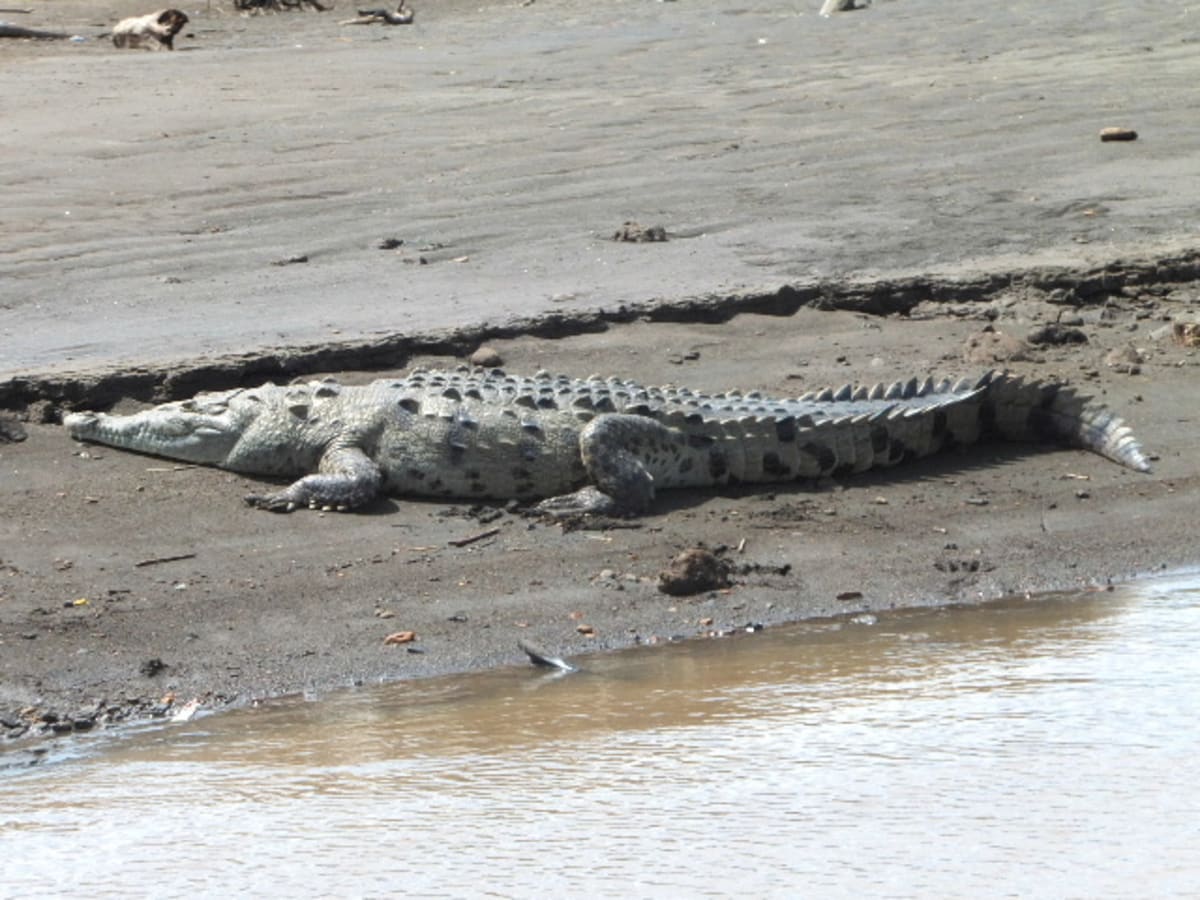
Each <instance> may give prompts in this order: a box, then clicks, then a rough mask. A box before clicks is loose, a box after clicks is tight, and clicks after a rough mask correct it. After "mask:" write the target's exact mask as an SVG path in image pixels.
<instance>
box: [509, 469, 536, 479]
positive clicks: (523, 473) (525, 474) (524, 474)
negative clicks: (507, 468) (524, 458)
mask: <svg viewBox="0 0 1200 900" xmlns="http://www.w3.org/2000/svg"><path fill="white" fill-rule="evenodd" d="M512 476H513V478H514V479H516V480H517V481H520V482H528V481H533V473H532V472H530V471H529V470H528V469H527V468H525V467H524V466H513V468H512Z"/></svg>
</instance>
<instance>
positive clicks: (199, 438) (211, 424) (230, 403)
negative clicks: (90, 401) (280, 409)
mask: <svg viewBox="0 0 1200 900" xmlns="http://www.w3.org/2000/svg"><path fill="white" fill-rule="evenodd" d="M261 408H262V403H261V400H260V399H259V398H258V397H256V396H255V395H254V392H252V391H245V390H233V391H224V392H220V393H208V394H200V395H199V396H197V397H195V398H193V399H190V400H181V401H178V402H175V403H163V404H161V405H159V406H155V407H151V408H150V409H145V410H142V411H141V412H136V413H133V414H132V415H128V416H120V415H109V414H108V413H92V412H78V413H69V414H67V415H66V416H64V417H63V425H65V426H66V427H67V430H68V431H69V432H70V433H71V437H73V438H76V439H78V440H82V441H92V442H94V443H98V444H107V445H109V446H112V447H121V448H123V449H126V450H134V451H137V452H139V453H148V454H151V455H153V456H165V457H167V458H169V459H180V460H185V461H187V462H192V463H200V464H205V465H221V464H222V463H224V462H225V461H226V460H227V459H228V458H229V456H230V453H231V452H232V451H233V449H234V448H235V447H236V446H237V444H238V442H239V441H240V440H241V439H242V437H243V436H244V435H245V433H246V430H247V429H248V428H249V427H250V425H251V423H252V422H253V421H254V419H255V418H256V417H257V416H258V414H259V412H260V410H261Z"/></svg>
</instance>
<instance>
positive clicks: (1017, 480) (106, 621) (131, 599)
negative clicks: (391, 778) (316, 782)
mask: <svg viewBox="0 0 1200 900" xmlns="http://www.w3.org/2000/svg"><path fill="white" fill-rule="evenodd" d="M814 5H815V4H814ZM73 9H74V10H75V13H74V15H76V16H77V19H76V20H71V19H70V16H71V15H72V14H73V13H72V12H71V10H73ZM1170 9H1174V7H1170ZM54 10H55V11H56V14H59V15H61V16H62V17H64V18H63V19H62V20H59V21H53V22H48V21H46V22H38V23H30V24H31V25H33V24H36V25H38V26H41V27H47V28H48V29H51V30H56V29H64V30H73V31H78V30H79V25H80V23H83V24H86V23H88V22H91V21H92V19H93V18H98V15H97V13H96V12H95V7H94V6H91V5H83V4H80V5H77V6H72V5H71V4H61V5H60V4H55V6H54ZM547 10H550V11H551V13H552V14H551V15H546V14H545V13H546V11H547ZM139 11H144V10H141V9H140V8H138V9H134V8H133V7H132V5H131V4H126V3H124V0H122V2H120V3H114V4H113V6H112V15H113V16H116V15H118V14H120V15H127V14H131V13H133V12H139ZM539 13H540V14H541V15H540V17H539ZM188 14H189V15H190V16H191V17H192V31H191V34H192V37H190V38H189V37H187V35H186V34H185V35H183V36H181V37H180V38H179V39H177V47H179V48H180V49H179V50H178V51H177V52H176V53H174V54H167V53H157V54H150V53H132V52H129V53H122V52H117V51H115V50H113V49H112V48H111V47H108V46H104V45H103V43H102V42H100V41H91V42H85V43H84V44H79V45H66V44H52V45H40V44H39V45H24V44H22V45H20V46H16V45H11V46H10V45H9V44H7V43H6V44H5V45H4V46H0V86H3V85H9V86H10V87H13V89H14V91H15V90H16V89H17V88H18V87H19V88H20V91H21V95H22V96H33V97H37V98H38V101H39V103H38V104H30V105H28V106H26V107H22V108H19V109H14V110H13V111H12V114H11V116H10V115H6V125H7V126H9V130H8V132H7V134H8V136H7V137H2V138H0V140H2V141H4V142H6V144H5V146H8V147H9V149H10V150H13V151H14V152H12V153H10V154H9V156H10V158H11V159H12V160H13V163H12V172H11V173H10V175H11V178H10V189H9V199H10V201H11V203H10V209H11V211H12V215H11V217H8V218H6V223H5V225H6V228H7V229H8V230H9V236H10V237H11V240H10V241H9V242H8V247H7V248H6V249H5V250H4V251H3V254H4V256H3V258H4V260H5V263H6V269H7V273H8V274H7V277H6V278H5V280H4V282H3V284H2V285H0V291H2V293H0V337H2V338H3V345H2V347H0V398H2V399H0V406H2V407H5V408H6V409H7V412H8V413H10V414H15V415H17V416H19V417H22V418H23V419H26V420H28V421H24V422H23V425H24V427H25V430H26V431H27V433H28V437H27V439H26V440H25V441H23V442H20V443H0V509H3V510H4V515H3V516H2V517H0V724H3V733H5V734H7V735H9V736H11V737H14V738H16V737H27V736H31V735H35V734H47V733H48V734H53V733H56V732H61V733H74V732H76V731H82V730H88V729H90V728H95V727H100V726H102V725H104V724H106V723H108V722H115V721H122V720H129V719H131V718H142V717H150V716H155V715H172V714H174V713H176V712H178V711H179V709H180V708H181V707H183V706H185V705H186V704H187V703H189V702H190V701H192V700H193V699H196V700H198V701H199V703H200V704H201V705H202V706H203V707H205V708H210V709H211V708H220V707H222V706H225V705H229V704H238V703H246V702H250V701H253V700H256V699H259V698H265V697H271V696H278V695H282V694H288V693H295V692H300V691H306V692H310V693H313V692H315V693H322V692H325V691H328V690H332V689H336V688H340V687H348V686H353V685H355V684H369V683H375V682H379V681H385V680H390V679H401V678H411V677H421V676H427V675H434V674H440V673H447V672H458V671H466V670H471V669H480V668H485V667H490V666H498V665H508V664H515V663H520V662H521V661H522V660H523V656H522V655H521V653H520V651H519V650H518V649H517V640H518V639H521V638H527V639H531V640H533V641H535V642H537V643H539V644H542V645H544V646H546V647H547V648H548V649H550V650H551V651H553V652H557V653H562V654H564V655H568V656H575V655H579V654H584V653H588V652H593V651H602V650H607V649H613V648H618V647H624V646H628V645H630V644H633V643H635V642H641V643H653V642H667V641H670V640H672V639H675V638H677V637H705V636H709V635H720V634H724V633H729V632H731V631H734V630H739V629H745V628H746V627H747V626H750V627H755V626H758V625H763V626H767V627H770V626H772V625H776V624H779V623H783V622H790V621H796V620H800V619H805V618H811V617H817V616H830V615H842V614H857V613H869V612H871V611H875V610H882V609H890V608H893V607H900V606H908V605H914V604H948V603H976V602H980V601H982V600H987V599H990V598H993V597H998V596H1002V595H1006V594H1013V593H1016V594H1021V593H1024V592H1038V591H1042V590H1049V589H1057V588H1066V587H1077V586H1100V587H1102V586H1104V585H1106V584H1108V583H1109V582H1116V581H1127V580H1130V579H1133V578H1137V577H1139V576H1141V575H1145V574H1149V573H1153V572H1158V571H1161V570H1162V569H1164V568H1166V569H1172V568H1176V567H1181V566H1186V565H1192V564H1195V563H1196V556H1195V549H1194V522H1193V519H1194V515H1193V511H1194V508H1195V500H1196V491H1197V469H1196V465H1195V453H1194V447H1193V444H1194V435H1195V429H1196V421H1195V416H1194V414H1193V408H1194V405H1195V404H1194V396H1195V391H1196V388H1197V386H1198V385H1200V381H1198V378H1197V369H1196V365H1197V361H1198V360H1197V355H1196V352H1197V351H1196V350H1195V348H1192V347H1188V346H1185V345H1184V344H1182V343H1178V342H1176V341H1175V340H1174V338H1173V332H1172V326H1173V324H1174V323H1176V322H1184V321H1188V320H1190V319H1192V318H1194V317H1195V314H1196V311H1197V298H1198V297H1200V266H1198V264H1197V258H1196V255H1195V253H1194V251H1193V250H1192V245H1193V244H1194V211H1193V210H1192V208H1191V206H1190V203H1189V198H1190V197H1191V196H1193V194H1194V192H1193V191H1192V190H1191V189H1190V188H1191V187H1192V186H1193V185H1192V183H1193V181H1194V179H1195V178H1196V175H1195V172H1194V166H1192V165H1191V160H1192V159H1194V155H1195V151H1196V149H1197V147H1196V144H1197V142H1198V141H1197V137H1198V132H1197V126H1196V125H1195V122H1196V118H1195V117H1189V116H1185V115H1181V114H1180V110H1179V109H1178V97H1179V96H1190V94H1188V93H1187V92H1186V91H1182V90H1180V91H1174V90H1172V89H1171V87H1172V83H1173V80H1174V79H1176V78H1178V79H1179V80H1180V82H1181V83H1184V82H1186V83H1190V76H1189V74H1188V73H1189V71H1190V70H1189V69H1187V66H1188V65H1190V63H1189V62H1188V60H1189V59H1190V55H1189V54H1190V47H1189V46H1187V45H1186V41H1185V40H1184V39H1183V38H1182V37H1180V38H1174V37H1173V38H1172V39H1171V40H1170V41H1166V42H1163V41H1159V42H1158V43H1154V41H1157V35H1158V34H1161V33H1163V32H1162V29H1161V26H1160V25H1155V26H1154V27H1153V28H1151V26H1150V25H1149V24H1147V23H1146V21H1145V20H1146V19H1147V18H1149V17H1145V16H1144V15H1142V14H1138V13H1137V11H1130V10H1127V9H1126V8H1125V6H1124V5H1123V4H1116V3H1112V4H1101V6H1100V8H1099V9H1098V10H1097V8H1096V7H1095V5H1094V4H1089V5H1084V4H1056V5H1054V6H1053V7H1052V8H1048V9H1047V8H1043V6H1042V5H1039V4H1033V3H1028V4H1017V5H1016V6H1011V5H1010V6H1009V7H1007V8H1005V9H998V8H988V9H986V10H973V11H972V15H974V16H976V18H974V19H972V18H966V17H962V16H959V17H958V18H950V17H947V16H946V14H945V12H944V8H943V6H940V5H938V4H933V3H923V2H920V0H911V2H896V3H887V4H884V3H880V4H877V5H876V7H874V8H872V9H869V10H865V11H861V12H856V13H849V14H846V15H844V16H839V17H835V20H830V22H829V23H822V22H820V20H817V19H816V17H815V15H812V14H804V15H802V14H799V13H797V12H794V11H792V12H788V13H784V12H781V11H779V10H777V9H773V8H770V7H769V6H768V5H766V4H758V5H751V6H750V7H748V8H747V9H745V10H722V11H720V12H718V13H712V12H705V11H703V10H696V9H691V8H687V7H684V6H682V5H680V4H635V3H628V4H617V5H616V6H614V7H608V8H605V9H601V8H598V7H595V6H593V5H586V4H582V3H574V2H564V3H563V4H561V5H557V4H556V5H555V6H554V7H553V9H552V10H551V7H550V5H549V4H544V3H541V2H539V3H538V4H537V5H536V6H534V7H515V6H514V7H509V6H494V7H483V8H478V9H476V8H464V7H439V8H437V9H429V10H422V9H418V10H417V16H418V19H417V25H414V26H404V27H401V28H396V29H391V30H387V31H370V30H368V29H361V30H359V31H354V32H352V33H351V32H349V31H346V30H345V29H341V30H339V28H338V27H337V26H336V23H335V22H334V21H333V20H331V19H329V18H327V17H325V18H323V17H322V16H318V15H290V16H289V15H280V16H273V17H254V18H241V17H237V16H232V15H229V14H228V13H222V12H221V11H220V8H219V7H218V9H217V10H216V11H211V13H210V10H195V11H191V10H189V11H188ZM932 17H936V19H937V22H938V23H939V28H938V29H930V27H929V26H930V22H931V18H932ZM114 21H115V19H114ZM97 24H98V25H99V24H102V23H97ZM824 25H830V26H831V27H830V28H829V29H826V30H825V31H820V32H819V31H817V30H816V29H818V28H822V27H824ZM1143 38H1144V40H1143ZM896 45H901V46H905V47H906V52H905V54H903V55H902V56H901V55H897V54H896V53H894V52H893V50H892V48H893V47H894V46H896ZM1147 47H1150V48H1151V49H1146V48H1147ZM1147 59H1153V60H1154V61H1155V63H1156V65H1155V66H1154V67H1147V66H1146V65H1145V61H1146V60H1147ZM1050 85H1053V89H1051V87H1050ZM14 95H15V94H14ZM46 109H53V110H55V111H56V115H54V116H49V115H47V114H46V112H45V111H46ZM1112 124H1129V125H1131V126H1133V127H1136V128H1137V129H1138V130H1139V132H1140V137H1139V139H1138V140H1137V141H1134V142H1132V143H1127V144H1123V145H1121V146H1113V145H1111V144H1105V143H1102V142H1101V141H1100V140H1099V137H1098V132H1099V129H1100V128H1101V127H1104V126H1107V125H1112ZM31 147H32V148H37V149H38V151H39V152H37V153H30V152H28V151H27V148H31ZM17 150H20V151H21V152H16V151H17ZM626 220H637V221H639V222H641V223H642V224H643V225H646V226H656V225H662V226H663V227H664V230H665V232H666V236H667V238H668V240H666V241H664V242H652V243H627V242H621V241H614V240H612V236H613V233H614V232H615V231H616V230H617V229H618V228H619V227H620V226H621V224H622V223H623V222H625V221H626ZM1045 326H1054V327H1053V328H1052V329H1051V330H1050V332H1047V331H1045V330H1044V329H1045ZM988 327H991V328H992V329H993V331H992V332H990V333H989V332H985V329H986V328H988ZM1039 330H1041V331H1040V335H1037V336H1039V337H1040V338H1041V339H1042V343H1039V344H1035V345H1030V346H1026V347H1021V346H1018V345H1017V344H1014V343H1012V341H1019V340H1023V339H1026V338H1029V337H1030V336H1031V335H1034V334H1035V332H1039ZM997 331H998V332H1001V333H1003V334H1005V335H1007V337H1008V338H1009V339H1012V341H1010V340H1006V339H1001V338H997V337H995V332H997ZM981 335H984V336H981ZM1047 335H1049V337H1047ZM483 341H486V342H487V343H488V344H490V345H491V346H493V347H494V348H495V349H496V350H497V351H498V352H499V354H500V356H501V357H502V358H503V360H504V365H505V366H506V367H508V368H509V369H511V370H513V371H516V372H532V371H535V370H537V369H550V370H554V371H560V372H565V373H568V374H572V375H577V376H586V375H589V374H592V373H593V372H599V373H604V374H610V373H611V374H619V375H621V376H623V377H628V378H634V379H637V380H640V381H643V382H646V383H650V384H659V383H666V382H674V383H679V384H687V385H689V386H693V387H696V388H702V389H711V390H724V389H728V388H740V389H743V390H751V389H759V390H763V391H764V392H767V393H774V394H785V395H795V394H799V393H801V392H803V391H805V390H809V389H811V388H813V387H817V386H822V385H826V384H841V383H844V382H846V381H859V382H861V381H877V380H887V381H891V380H895V379H899V378H905V379H907V378H908V377H911V376H914V375H921V376H924V375H926V374H931V373H938V374H951V375H953V374H965V373H972V372H979V371H981V370H984V369H987V368H991V367H993V366H997V365H998V366H1003V367H1007V368H1010V369H1012V370H1014V371H1016V372H1020V373H1024V374H1029V375H1031V376H1035V377H1059V378H1067V379H1069V380H1070V381H1071V382H1072V383H1073V384H1075V385H1076V386H1078V387H1080V388H1081V389H1084V390H1086V391H1088V392H1090V393H1094V394H1096V395H1098V396H1100V397H1101V398H1102V399H1103V400H1104V402H1106V403H1108V404H1109V405H1110V406H1111V407H1112V408H1113V409H1114V410H1115V411H1116V412H1117V413H1118V414H1120V415H1122V416H1124V417H1125V418H1126V419H1127V420H1128V421H1129V422H1130V424H1131V425H1132V426H1133V427H1134V428H1135V430H1136V432H1137V434H1138V435H1139V437H1140V438H1141V440H1142V441H1143V443H1144V445H1145V446H1146V448H1147V450H1148V451H1149V452H1151V453H1153V454H1155V455H1156V456H1157V459H1156V460H1155V462H1154V466H1155V470H1154V472H1153V473H1152V474H1150V475H1142V474H1138V473H1134V472H1130V471H1126V470H1122V469H1120V468H1118V467H1116V466H1115V465H1113V464H1112V463H1109V462H1107V461H1105V460H1102V459H1099V458H1097V457H1093V456H1091V455H1088V454H1084V453H1079V452H1075V451H1055V452H1042V451H1040V450H1039V451H1034V452H1030V451H1029V450H1028V448H1019V447H996V446H992V445H989V446H987V447H983V448H979V449H976V450H973V451H970V452H968V453H965V454H961V455H960V454H949V455H946V456H943V457H940V458H937V459H934V460H929V461H927V462H924V463H921V464H920V465H917V466H911V467H908V468H905V469H898V470H893V471H891V472H886V473H882V474H868V475H867V476H864V477H861V478H856V479H852V480H850V479H848V480H846V481H845V482H844V483H837V484H822V485H816V486H781V487H779V488H778V489H772V490H770V491H741V492H733V493H730V494H726V495H720V496H718V495H714V494H712V493H705V492H695V493H693V492H680V493H678V494H673V495H670V496H664V497H661V498H660V499H659V502H658V504H657V505H656V508H655V510H654V511H653V513H652V514H651V515H649V516H646V517H644V518H643V519H640V520H638V521H636V522H631V523H626V524H627V525H628V527H619V528H613V529H610V530H607V531H563V530H562V529H561V528H560V527H559V526H557V525H553V524H547V523H542V522H538V521H534V520H530V519H527V518H524V517H522V516H520V515H519V514H517V513H514V512H511V511H506V510H504V509H498V510H487V509H468V508H466V506H465V505H462V506H453V505H448V504H442V503H428V502H414V501H408V500H390V501H386V502H383V503H380V504H378V505H376V506H374V507H372V508H371V509H370V510H367V511H365V512H363V513H359V514H353V515H334V514H324V515H322V514H317V513H309V512H301V513H296V514H294V515H290V516H271V515H268V514H265V513H262V512H259V511H255V510H251V509H248V508H246V507H245V506H243V505H242V503H241V499H240V498H241V496H242V495H243V494H245V493H247V492H250V491H252V490H256V489H259V488H261V484H260V483H258V482H255V481H253V480H251V479H245V478H241V477H239V476H236V475H232V474H230V473H225V472H219V471H216V470H210V469H199V468H185V467H178V466H174V465H172V464H170V463H168V462H162V461H157V460H151V459H147V458H144V457H137V456H134V455H131V454H125V453H120V452H118V451H113V450H108V449H103V448H97V447H84V446H82V445H77V444H75V443H73V442H72V441H70V440H69V439H68V438H67V436H66V434H65V433H64V431H63V430H62V429H61V428H60V427H59V426H58V425H57V424H56V421H57V416H58V414H59V413H60V412H61V411H62V409H64V408H68V407H88V406H107V405H109V404H112V403H116V404H117V406H118V408H120V409H126V408H131V407H132V406H133V405H135V401H147V400H151V399H163V398H166V397H168V396H181V395H187V394H189V393H192V392H194V391H196V390H201V389H206V388H218V387H227V386H230V385H232V384H237V383H243V382H246V383H254V382H256V381H262V380H266V379H267V378H270V377H274V378H276V379H286V378H290V377H293V376H296V375H306V376H307V375H321V374H333V375H337V376H338V377H341V378H343V379H344V380H347V381H364V380H369V379H370V378H373V377H377V376H378V375H379V374H381V373H385V372H387V371H389V370H398V369H401V368H404V367H407V366H410V365H415V364H419V363H425V364H437V365H454V364H458V363H460V362H462V361H463V359H464V358H465V357H466V355H467V354H468V353H469V352H470V351H472V350H474V349H476V347H477V346H478V344H479V343H480V342H483ZM968 348H969V355H968ZM1014 354H1015V355H1014ZM699 544H704V545H706V546H708V547H725V548H727V550H726V552H727V553H728V554H729V555H730V556H731V558H732V559H733V560H734V561H735V563H736V564H737V565H738V566H739V567H740V569H741V572H740V574H738V575H737V576H736V578H735V584H734V586H733V587H731V588H729V589H726V590H721V591H716V592H710V593H705V594H701V595H698V596H695V597H691V598H674V597H668V596H666V595H664V594H661V593H659V591H658V590H657V587H656V578H657V574H658V572H659V571H660V570H661V569H662V568H663V567H664V566H665V565H666V564H667V562H668V561H669V560H670V559H671V557H672V556H674V555H675V554H676V553H678V552H679V551H680V550H683V549H686V548H689V547H694V546H697V545H699ZM399 632H412V633H413V635H414V639H413V640H411V641H406V642H395V641H394V642H391V643H389V642H387V638H388V637H389V636H390V635H394V634H396V633H399Z"/></svg>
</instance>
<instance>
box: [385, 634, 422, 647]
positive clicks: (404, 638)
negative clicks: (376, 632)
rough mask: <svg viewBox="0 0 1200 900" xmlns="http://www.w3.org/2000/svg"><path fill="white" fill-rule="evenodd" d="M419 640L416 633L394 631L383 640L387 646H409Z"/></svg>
mask: <svg viewBox="0 0 1200 900" xmlns="http://www.w3.org/2000/svg"><path fill="white" fill-rule="evenodd" d="M416 639H417V633H416V632H415V631H393V632H392V633H391V634H389V635H388V636H387V637H385V638H384V639H383V643H384V644H385V645H388V644H408V643H410V642H412V641H415V640H416Z"/></svg>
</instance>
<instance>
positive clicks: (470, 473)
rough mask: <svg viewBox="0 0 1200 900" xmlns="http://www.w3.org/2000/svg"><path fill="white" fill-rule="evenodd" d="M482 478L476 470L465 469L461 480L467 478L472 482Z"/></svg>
mask: <svg viewBox="0 0 1200 900" xmlns="http://www.w3.org/2000/svg"><path fill="white" fill-rule="evenodd" d="M482 477H483V476H482V475H480V474H479V470H478V469H467V470H465V471H464V472H463V478H469V479H471V480H472V481H479V480H480V479H481V478H482Z"/></svg>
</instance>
